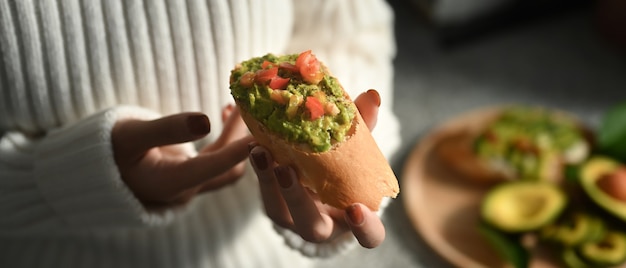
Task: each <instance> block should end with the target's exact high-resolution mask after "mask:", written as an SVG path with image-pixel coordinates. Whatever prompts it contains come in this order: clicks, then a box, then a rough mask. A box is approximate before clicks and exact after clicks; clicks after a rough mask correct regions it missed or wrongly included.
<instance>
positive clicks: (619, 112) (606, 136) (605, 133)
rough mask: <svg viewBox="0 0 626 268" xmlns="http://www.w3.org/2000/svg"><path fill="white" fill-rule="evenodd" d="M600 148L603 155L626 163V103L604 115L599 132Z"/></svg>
mask: <svg viewBox="0 0 626 268" xmlns="http://www.w3.org/2000/svg"><path fill="white" fill-rule="evenodd" d="M598 147H599V149H600V151H601V152H602V153H604V154H606V155H608V156H611V157H614V158H617V159H619V160H622V161H626V103H622V104H620V105H617V106H615V107H613V108H612V109H610V110H608V111H607V112H606V114H605V115H604V117H603V119H602V123H601V125H600V129H599V130H598Z"/></svg>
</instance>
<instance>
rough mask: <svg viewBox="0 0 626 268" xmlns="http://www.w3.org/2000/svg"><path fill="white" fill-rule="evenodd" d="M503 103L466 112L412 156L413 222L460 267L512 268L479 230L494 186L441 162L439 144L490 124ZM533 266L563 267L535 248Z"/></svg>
mask: <svg viewBox="0 0 626 268" xmlns="http://www.w3.org/2000/svg"><path fill="white" fill-rule="evenodd" d="M502 109H503V107H490V108H485V109H480V110H476V111H472V112H469V113H465V114H463V115H461V116H459V117H456V118H454V119H451V120H450V121H447V122H445V123H444V124H442V125H440V126H439V127H437V128H436V129H434V130H433V131H432V132H431V133H430V134H428V135H427V136H425V137H424V138H423V139H422V140H421V141H420V142H419V143H418V144H417V145H416V147H415V148H414V149H413V150H412V152H411V153H410V155H409V157H408V158H407V160H406V162H405V166H404V170H403V174H402V187H401V188H402V194H403V199H402V200H404V205H405V208H406V211H407V214H408V216H409V218H410V220H411V221H412V224H413V226H414V227H415V228H416V230H417V231H418V232H419V233H420V234H421V235H422V237H423V238H424V239H425V240H426V242H427V243H428V244H429V245H430V246H431V247H432V248H433V249H434V250H435V251H437V252H438V253H439V254H440V255H441V256H442V257H443V258H445V259H446V260H448V261H449V262H450V263H451V264H452V265H454V266H457V267H490V268H493V267H507V263H506V262H505V261H504V260H503V259H501V258H500V257H499V255H498V254H497V252H496V251H495V250H494V249H493V248H492V247H491V245H490V244H489V243H488V242H487V241H486V240H485V239H484V238H483V237H482V236H481V235H480V233H479V232H478V229H477V224H478V220H479V205H480V200H481V199H482V197H483V195H484V194H485V193H486V191H487V190H488V189H489V185H485V184H477V183H474V182H472V181H470V180H467V179H464V178H461V177H459V176H460V175H457V174H456V173H454V172H452V171H451V170H450V169H449V168H446V166H445V165H444V164H443V163H441V161H438V159H437V157H436V156H435V154H434V153H433V152H434V149H435V148H436V147H437V145H438V144H439V143H440V142H441V141H442V140H444V139H445V138H446V137H448V136H449V135H454V134H456V133H458V132H460V131H468V130H469V131H472V130H476V128H481V127H484V126H485V124H487V123H488V122H489V121H490V120H491V119H492V118H493V117H494V116H496V115H497V114H498V113H499V112H500V111H501V110H502ZM533 256H534V257H533V260H532V261H531V267H533V268H538V267H557V265H556V264H555V262H553V261H551V260H550V259H549V257H547V256H546V255H545V254H544V255H542V254H541V252H533Z"/></svg>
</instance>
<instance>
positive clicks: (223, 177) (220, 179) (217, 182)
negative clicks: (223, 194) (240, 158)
mask: <svg viewBox="0 0 626 268" xmlns="http://www.w3.org/2000/svg"><path fill="white" fill-rule="evenodd" d="M244 170H245V162H241V163H239V164H237V166H235V167H233V168H231V169H229V170H228V171H226V172H224V173H222V174H220V175H219V176H217V177H215V178H213V179H210V180H209V181H207V182H205V183H203V184H202V185H201V187H200V190H199V191H198V193H205V192H208V191H213V190H217V189H220V188H222V187H224V186H227V185H230V184H233V183H235V182H237V181H238V180H239V178H241V176H243V174H244Z"/></svg>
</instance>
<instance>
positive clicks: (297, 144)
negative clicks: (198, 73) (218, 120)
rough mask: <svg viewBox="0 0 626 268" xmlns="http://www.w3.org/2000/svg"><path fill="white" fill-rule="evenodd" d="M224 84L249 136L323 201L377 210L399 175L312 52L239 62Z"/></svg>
mask: <svg viewBox="0 0 626 268" xmlns="http://www.w3.org/2000/svg"><path fill="white" fill-rule="evenodd" d="M230 83H231V84H230V89H231V94H232V96H233V98H234V99H235V102H236V104H237V106H238V107H239V109H240V110H241V115H242V117H243V119H244V121H245V122H246V124H247V126H248V128H249V129H250V131H251V133H252V135H254V137H255V138H256V140H257V141H258V142H259V144H260V145H262V146H264V147H266V148H267V149H268V150H269V151H270V152H271V153H272V155H273V157H274V158H275V159H276V161H277V162H278V163H280V164H282V165H290V166H292V167H293V168H294V169H295V170H296V173H297V174H298V175H299V177H300V179H301V183H302V184H303V185H305V186H307V187H308V188H309V189H311V190H312V191H314V192H316V193H317V194H318V195H319V197H320V199H321V201H322V202H323V203H326V204H329V205H332V206H334V207H337V208H342V209H343V208H346V207H348V206H349V205H351V204H353V203H355V202H359V203H363V204H365V205H366V206H368V207H369V208H370V209H372V210H378V208H379V206H380V203H381V201H382V199H383V197H396V195H397V194H398V192H399V187H398V182H397V179H396V177H395V175H394V173H393V171H392V169H391V167H390V166H389V164H388V162H387V160H386V159H385V157H384V156H383V154H382V153H381V151H380V149H379V148H378V146H377V144H376V143H375V141H374V139H373V137H372V136H371V134H370V130H369V129H368V128H367V126H366V124H365V123H364V121H363V119H362V118H361V115H360V114H359V111H358V110H357V108H356V106H355V105H354V103H353V102H352V100H351V99H350V97H349V96H348V94H347V93H346V92H345V91H344V89H343V88H342V86H341V85H340V84H339V82H338V81H337V79H336V78H335V77H333V76H331V75H330V74H329V72H328V70H327V68H326V67H325V66H324V65H323V64H322V63H321V62H320V61H318V60H317V58H316V57H315V55H314V54H312V53H311V51H305V52H302V53H300V54H291V55H283V56H276V55H273V54H267V55H264V56H262V57H255V58H252V59H249V60H247V61H244V62H241V63H240V64H238V65H237V66H236V67H235V69H234V70H232V72H231V77H230Z"/></svg>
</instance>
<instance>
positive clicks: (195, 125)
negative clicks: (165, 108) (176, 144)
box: [187, 114, 211, 136]
mask: <svg viewBox="0 0 626 268" xmlns="http://www.w3.org/2000/svg"><path fill="white" fill-rule="evenodd" d="M187 127H188V128H189V131H190V132H191V134H194V135H198V136H200V135H206V134H209V132H211V123H210V122H209V117H207V116H206V115H203V114H198V115H190V116H189V117H187Z"/></svg>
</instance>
